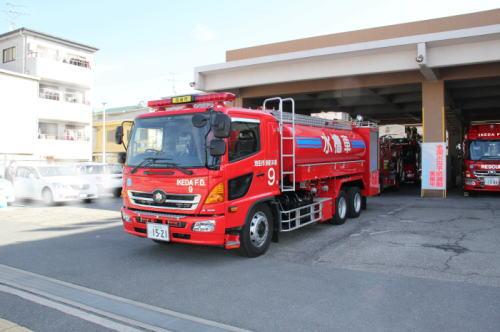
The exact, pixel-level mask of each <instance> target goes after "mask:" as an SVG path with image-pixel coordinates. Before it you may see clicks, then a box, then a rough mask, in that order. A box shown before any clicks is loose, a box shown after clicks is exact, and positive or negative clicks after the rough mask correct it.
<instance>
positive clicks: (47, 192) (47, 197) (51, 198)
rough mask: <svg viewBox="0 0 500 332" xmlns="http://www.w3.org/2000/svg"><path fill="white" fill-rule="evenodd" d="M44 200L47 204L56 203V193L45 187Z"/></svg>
mask: <svg viewBox="0 0 500 332" xmlns="http://www.w3.org/2000/svg"><path fill="white" fill-rule="evenodd" d="M42 200H43V203H45V205H49V206H50V205H54V194H52V190H50V189H49V188H44V189H43V191H42Z"/></svg>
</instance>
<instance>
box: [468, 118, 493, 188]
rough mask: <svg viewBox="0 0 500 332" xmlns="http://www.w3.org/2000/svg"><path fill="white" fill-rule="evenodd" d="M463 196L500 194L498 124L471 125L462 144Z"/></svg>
mask: <svg viewBox="0 0 500 332" xmlns="http://www.w3.org/2000/svg"><path fill="white" fill-rule="evenodd" d="M463 160H464V181H463V186H464V195H466V196H467V195H468V194H469V193H470V192H475V191H497V192H500V123H483V124H472V125H470V126H469V128H468V130H467V133H466V135H465V141H464V144H463Z"/></svg>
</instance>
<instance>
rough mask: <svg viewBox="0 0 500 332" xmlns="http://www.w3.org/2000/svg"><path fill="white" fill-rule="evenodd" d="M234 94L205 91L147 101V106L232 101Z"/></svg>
mask: <svg viewBox="0 0 500 332" xmlns="http://www.w3.org/2000/svg"><path fill="white" fill-rule="evenodd" d="M235 99H236V96H235V95H234V94H232V93H229V92H220V93H207V94H201V95H187V96H176V97H171V98H166V99H160V100H151V101H148V106H149V107H151V108H164V107H168V106H172V105H179V104H195V103H210V102H224V101H233V100H235Z"/></svg>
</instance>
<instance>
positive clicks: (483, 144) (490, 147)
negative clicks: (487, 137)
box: [469, 140, 500, 160]
mask: <svg viewBox="0 0 500 332" xmlns="http://www.w3.org/2000/svg"><path fill="white" fill-rule="evenodd" d="M469 154H470V160H500V140H491V141H471V142H470V144H469Z"/></svg>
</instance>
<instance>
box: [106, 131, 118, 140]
mask: <svg viewBox="0 0 500 332" xmlns="http://www.w3.org/2000/svg"><path fill="white" fill-rule="evenodd" d="M115 131H116V129H106V142H108V143H114V142H115Z"/></svg>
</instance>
